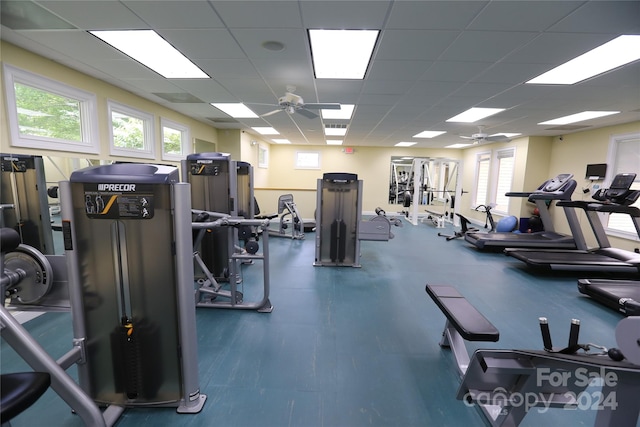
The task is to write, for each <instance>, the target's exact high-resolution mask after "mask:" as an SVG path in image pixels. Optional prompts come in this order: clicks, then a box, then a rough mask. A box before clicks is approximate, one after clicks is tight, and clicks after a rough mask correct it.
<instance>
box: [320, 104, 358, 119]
mask: <svg viewBox="0 0 640 427" xmlns="http://www.w3.org/2000/svg"><path fill="white" fill-rule="evenodd" d="M354 107H355V105H353V104H340V109H339V110H320V114H322V118H323V119H338V120H350V119H351V115H352V114H353V108H354Z"/></svg>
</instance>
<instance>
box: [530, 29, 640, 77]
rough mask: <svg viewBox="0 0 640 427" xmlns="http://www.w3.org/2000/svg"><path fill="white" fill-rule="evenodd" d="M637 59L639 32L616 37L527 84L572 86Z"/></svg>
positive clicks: (638, 57) (639, 46)
mask: <svg viewBox="0 0 640 427" xmlns="http://www.w3.org/2000/svg"><path fill="white" fill-rule="evenodd" d="M638 59H640V35H623V36H619V37H617V38H615V39H613V40H611V41H610V42H608V43H605V44H603V45H601V46H598V47H596V48H595V49H592V50H590V51H589V52H587V53H584V54H582V55H580V56H578V57H576V58H573V59H572V60H570V61H568V62H565V63H564V64H562V65H559V66H557V67H556V68H554V69H552V70H549V71H547V72H546V73H543V74H541V75H539V76H538V77H536V78H534V79H531V80H529V81H528V82H527V83H529V84H550V85H572V84H574V83H578V82H580V81H582V80H586V79H588V78H589V77H593V76H596V75H598V74H602V73H604V72H606V71H609V70H612V69H614V68H617V67H620V66H622V65H625V64H628V63H630V62H633V61H637V60H638Z"/></svg>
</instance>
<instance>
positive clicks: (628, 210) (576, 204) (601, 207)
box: [558, 200, 640, 217]
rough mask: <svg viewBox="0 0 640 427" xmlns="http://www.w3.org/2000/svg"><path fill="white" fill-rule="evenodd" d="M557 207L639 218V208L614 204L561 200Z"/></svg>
mask: <svg viewBox="0 0 640 427" xmlns="http://www.w3.org/2000/svg"><path fill="white" fill-rule="evenodd" d="M558 206H566V207H570V208H580V209H584V210H585V211H594V212H606V213H621V214H627V215H631V216H632V217H640V209H639V208H637V207H635V206H625V205H619V204H616V203H598V202H593V201H587V200H562V201H559V202H558Z"/></svg>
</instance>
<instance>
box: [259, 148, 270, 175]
mask: <svg viewBox="0 0 640 427" xmlns="http://www.w3.org/2000/svg"><path fill="white" fill-rule="evenodd" d="M258 167H259V168H263V169H267V168H269V148H268V147H267V146H266V145H262V144H258Z"/></svg>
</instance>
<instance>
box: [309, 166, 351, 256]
mask: <svg viewBox="0 0 640 427" xmlns="http://www.w3.org/2000/svg"><path fill="white" fill-rule="evenodd" d="M317 194H318V195H317V207H318V209H317V212H316V216H317V218H316V221H317V222H316V258H315V262H314V264H313V265H314V266H351V267H360V239H358V229H359V225H360V218H361V212H362V181H361V180H358V175H356V174H352V173H325V174H324V175H323V176H322V178H321V179H318V193H317Z"/></svg>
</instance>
